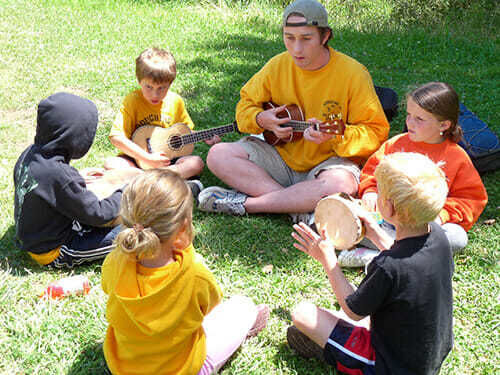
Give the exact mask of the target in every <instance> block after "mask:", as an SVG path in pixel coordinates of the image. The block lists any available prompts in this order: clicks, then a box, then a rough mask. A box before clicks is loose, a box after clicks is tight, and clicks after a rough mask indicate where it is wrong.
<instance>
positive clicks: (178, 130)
mask: <svg viewBox="0 0 500 375" xmlns="http://www.w3.org/2000/svg"><path fill="white" fill-rule="evenodd" d="M234 131H236V132H237V131H238V125H237V124H236V121H235V122H233V123H232V124H229V125H223V126H219V127H217V128H212V129H207V130H200V131H197V132H193V131H191V129H189V127H188V126H187V125H186V124H183V123H178V124H174V125H172V126H170V127H168V128H162V127H159V126H153V125H144V126H141V127H140V128H137V129H136V130H135V131H134V133H133V134H132V141H133V142H134V143H136V144H138V145H139V146H140V147H141V148H142V149H143V150H144V151H147V152H149V153H150V154H152V153H155V152H161V153H163V154H165V156H166V157H168V158H169V159H173V158H178V157H181V156H186V155H190V154H191V153H192V152H193V149H194V144H195V143H196V142H200V141H204V140H206V139H210V138H212V137H213V136H214V135H223V134H226V133H231V132H234ZM136 163H137V165H138V166H139V167H141V168H142V169H149V168H150V167H149V166H148V165H145V164H144V163H142V162H141V161H140V160H136Z"/></svg>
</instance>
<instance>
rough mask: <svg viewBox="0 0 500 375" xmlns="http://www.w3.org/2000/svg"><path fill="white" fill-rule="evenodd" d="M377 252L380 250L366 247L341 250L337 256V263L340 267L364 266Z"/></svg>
mask: <svg viewBox="0 0 500 375" xmlns="http://www.w3.org/2000/svg"><path fill="white" fill-rule="evenodd" d="M379 254H380V251H378V250H372V249H368V248H366V247H358V248H356V249H353V250H342V251H341V252H340V254H339V255H338V257H337V263H338V264H339V265H340V266H341V267H366V266H367V265H368V263H370V262H371V261H372V260H373V258H375V257H376V256H377V255H379Z"/></svg>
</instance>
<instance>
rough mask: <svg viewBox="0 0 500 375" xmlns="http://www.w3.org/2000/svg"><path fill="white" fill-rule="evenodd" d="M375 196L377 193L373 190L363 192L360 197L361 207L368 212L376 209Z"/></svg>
mask: <svg viewBox="0 0 500 375" xmlns="http://www.w3.org/2000/svg"><path fill="white" fill-rule="evenodd" d="M377 197H378V194H377V193H375V192H373V191H372V192H368V193H365V194H363V197H362V198H361V203H362V204H363V207H364V208H365V209H367V210H368V211H370V212H375V211H377Z"/></svg>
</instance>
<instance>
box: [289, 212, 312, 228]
mask: <svg viewBox="0 0 500 375" xmlns="http://www.w3.org/2000/svg"><path fill="white" fill-rule="evenodd" d="M288 215H290V217H291V218H292V223H294V224H298V223H300V222H303V223H305V224H307V225H309V226H311V225H313V224H314V212H301V213H291V214H288Z"/></svg>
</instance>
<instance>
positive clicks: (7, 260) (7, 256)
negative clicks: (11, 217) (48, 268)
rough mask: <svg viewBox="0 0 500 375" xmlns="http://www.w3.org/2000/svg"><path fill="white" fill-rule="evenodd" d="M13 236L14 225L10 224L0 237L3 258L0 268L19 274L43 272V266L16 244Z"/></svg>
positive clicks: (0, 252) (14, 232)
mask: <svg viewBox="0 0 500 375" xmlns="http://www.w3.org/2000/svg"><path fill="white" fill-rule="evenodd" d="M15 238H16V227H15V225H11V226H9V228H8V229H7V230H6V231H5V232H4V234H3V236H2V238H0V254H1V256H2V258H3V262H2V263H1V265H0V268H1V269H4V270H9V272H12V273H14V274H16V275H21V276H26V275H29V274H33V273H40V272H43V271H44V268H43V267H42V266H40V265H39V264H38V263H36V262H35V261H34V260H33V259H31V257H30V256H29V255H28V253H27V252H26V251H23V250H21V249H20V248H19V247H18V246H17V245H16V241H15Z"/></svg>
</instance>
